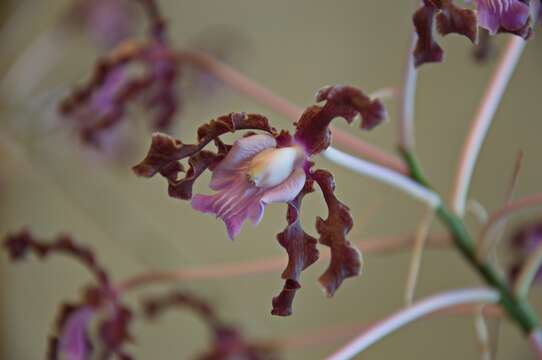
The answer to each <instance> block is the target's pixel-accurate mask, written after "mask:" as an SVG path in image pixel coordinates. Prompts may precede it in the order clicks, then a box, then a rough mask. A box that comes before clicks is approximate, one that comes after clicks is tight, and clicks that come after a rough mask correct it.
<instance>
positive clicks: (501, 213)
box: [480, 193, 542, 239]
mask: <svg viewBox="0 0 542 360" xmlns="http://www.w3.org/2000/svg"><path fill="white" fill-rule="evenodd" d="M534 206H542V193H539V194H534V195H527V196H524V197H522V198H519V199H517V200H515V201H512V202H509V203H507V204H505V205H504V206H503V207H502V208H500V209H499V210H497V211H495V212H494V213H493V214H491V216H490V217H489V220H488V221H487V223H486V225H485V226H484V228H483V229H482V232H481V233H480V239H484V238H486V236H487V235H488V234H489V233H490V232H491V231H492V230H493V228H494V227H495V226H496V225H498V224H500V223H501V222H502V221H503V220H505V219H506V218H507V217H508V216H510V215H512V214H513V213H515V212H517V211H519V210H523V209H527V208H530V207H534Z"/></svg>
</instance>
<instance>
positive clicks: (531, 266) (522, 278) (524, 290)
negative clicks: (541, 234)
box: [514, 243, 542, 299]
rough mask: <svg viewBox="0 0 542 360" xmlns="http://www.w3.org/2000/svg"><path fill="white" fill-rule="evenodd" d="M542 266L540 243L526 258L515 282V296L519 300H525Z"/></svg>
mask: <svg viewBox="0 0 542 360" xmlns="http://www.w3.org/2000/svg"><path fill="white" fill-rule="evenodd" d="M541 266H542V243H541V244H539V245H538V247H537V248H536V250H535V251H534V252H533V253H532V254H531V255H530V256H529V257H528V258H527V261H526V262H525V265H523V268H522V269H521V271H520V273H519V276H518V278H517V280H516V286H515V289H514V290H515V294H516V296H517V297H518V298H520V299H526V298H527V296H528V295H529V289H530V288H531V285H532V283H533V281H534V278H535V277H536V274H537V272H538V270H539V269H540V267H541Z"/></svg>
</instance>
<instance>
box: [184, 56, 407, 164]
mask: <svg viewBox="0 0 542 360" xmlns="http://www.w3.org/2000/svg"><path fill="white" fill-rule="evenodd" d="M176 56H177V58H178V60H179V61H184V62H189V63H190V64H192V65H194V66H196V67H198V68H200V69H201V70H203V71H206V72H208V73H210V74H212V75H214V76H215V77H216V78H218V79H219V80H221V81H222V82H224V83H225V84H227V85H229V86H230V87H232V88H234V89H236V90H237V91H239V92H240V93H242V94H243V95H246V96H248V97H250V98H252V99H255V100H256V101H258V102H259V103H260V104H262V105H265V106H267V107H269V108H271V109H273V110H274V111H276V112H277V113H279V114H281V115H282V116H284V117H286V118H287V119H289V120H290V121H292V122H296V121H298V120H299V118H300V116H301V114H302V113H303V109H302V108H299V107H297V106H295V105H293V104H292V103H290V102H289V101H288V100H286V99H284V98H282V97H280V96H278V95H276V94H274V93H273V92H272V91H271V90H269V89H268V88H266V87H264V86H262V85H260V84H258V83H257V82H255V81H254V80H251V79H250V78H248V77H247V76H245V75H243V74H242V73H240V72H239V71H237V70H235V69H234V68H232V67H231V66H228V65H226V64H224V63H221V62H220V61H218V60H216V59H214V58H212V57H210V56H208V55H206V54H203V53H200V52H196V51H179V52H177V53H176ZM331 131H332V133H333V141H334V142H336V143H337V144H340V145H342V146H344V147H345V148H347V149H349V150H350V151H353V152H355V153H357V154H358V155H360V156H363V157H365V158H367V159H370V160H371V161H374V162H376V163H378V164H380V165H383V166H385V167H388V168H390V169H393V170H395V171H397V172H400V173H402V174H406V173H407V168H406V166H405V165H404V164H403V162H402V161H401V160H400V159H398V158H397V157H395V156H393V155H390V154H388V153H386V152H384V151H382V150H380V149H379V148H377V147H375V146H373V145H371V144H368V143H366V142H365V141H363V140H361V139H359V138H357V137H355V136H352V135H350V134H348V133H347V132H345V131H342V130H339V129H337V128H334V127H332V128H331Z"/></svg>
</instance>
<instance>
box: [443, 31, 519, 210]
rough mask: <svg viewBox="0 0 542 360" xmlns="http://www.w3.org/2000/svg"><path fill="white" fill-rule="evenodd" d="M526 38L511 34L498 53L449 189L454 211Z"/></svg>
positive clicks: (459, 205)
mask: <svg viewBox="0 0 542 360" xmlns="http://www.w3.org/2000/svg"><path fill="white" fill-rule="evenodd" d="M525 44H526V42H525V40H523V39H522V38H520V37H518V36H512V37H511V38H510V40H509V41H508V45H507V46H506V49H505V51H504V53H503V55H502V56H501V58H500V60H499V63H498V65H497V67H496V69H495V72H494V73H493V76H492V78H491V81H490V82H489V85H488V87H487V89H486V92H485V94H484V97H483V98H482V101H481V103H480V105H479V107H478V110H477V112H476V115H475V117H474V119H473V120H472V123H471V128H470V130H469V134H468V136H467V139H466V141H465V144H464V145H463V150H462V153H461V156H460V158H459V163H458V166H457V171H456V174H455V180H454V185H453V188H452V196H451V206H452V209H453V210H454V212H455V213H456V214H458V215H459V216H463V214H464V212H465V203H466V198H467V195H468V191H469V184H470V181H471V178H472V174H473V171H474V166H475V164H476V160H477V158H478V154H479V153H480V149H481V147H482V144H483V142H484V139H485V137H486V135H487V132H488V130H489V127H490V125H491V122H492V120H493V117H494V115H495V113H496V111H497V108H498V106H499V104H500V102H501V99H502V96H503V94H504V91H505V90H506V86H507V85H508V82H509V81H510V78H511V77H512V74H513V72H514V69H515V68H516V65H517V63H518V61H519V58H520V56H521V54H522V53H523V49H524V48H525Z"/></svg>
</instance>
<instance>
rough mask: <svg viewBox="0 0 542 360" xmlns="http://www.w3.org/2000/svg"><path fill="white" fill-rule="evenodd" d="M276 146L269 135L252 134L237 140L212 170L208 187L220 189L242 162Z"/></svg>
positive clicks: (227, 182)
mask: <svg viewBox="0 0 542 360" xmlns="http://www.w3.org/2000/svg"><path fill="white" fill-rule="evenodd" d="M276 146H277V142H276V140H275V138H274V137H272V136H269V135H263V134H258V135H252V136H249V137H246V138H242V139H239V140H237V141H236V142H235V143H234V144H233V146H232V148H231V149H230V151H229V152H228V155H226V157H225V158H224V160H222V161H221V162H220V164H218V166H217V167H216V168H215V170H214V171H213V176H212V178H211V183H210V184H209V187H210V188H211V189H213V190H220V189H222V188H224V187H225V186H228V184H229V183H230V178H231V177H232V176H234V175H235V171H236V170H237V169H238V168H239V167H240V166H242V165H243V162H245V161H248V160H250V159H251V158H252V157H254V156H255V155H256V154H258V153H260V152H261V151H263V150H265V149H268V148H273V147H276Z"/></svg>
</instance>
